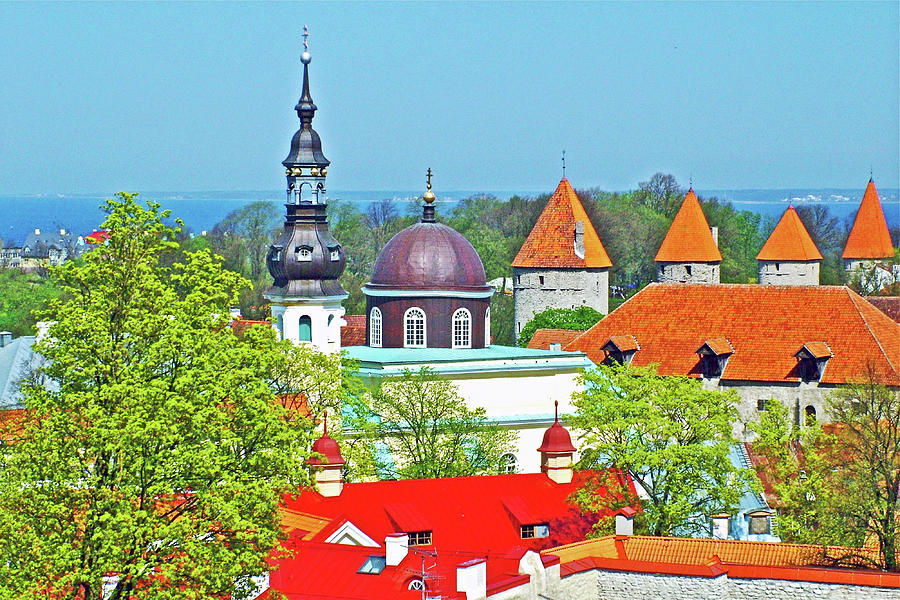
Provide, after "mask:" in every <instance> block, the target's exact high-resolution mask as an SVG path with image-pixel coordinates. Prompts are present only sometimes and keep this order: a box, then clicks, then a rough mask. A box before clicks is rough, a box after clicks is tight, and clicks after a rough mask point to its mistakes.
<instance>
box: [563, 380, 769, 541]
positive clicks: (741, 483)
mask: <svg viewBox="0 0 900 600" xmlns="http://www.w3.org/2000/svg"><path fill="white" fill-rule="evenodd" d="M582 383H583V384H584V391H583V392H578V393H576V394H575V395H574V396H573V403H574V405H575V408H576V413H575V415H574V416H573V418H572V420H571V422H572V426H573V428H575V429H579V430H581V431H583V432H584V433H583V434H582V436H581V438H582V440H583V441H582V458H581V461H580V466H581V467H585V468H591V469H595V470H605V469H614V470H615V471H613V472H620V473H624V474H627V475H628V476H629V477H630V478H631V479H632V480H633V481H634V482H635V484H636V485H639V486H640V487H641V488H643V490H644V492H646V498H642V499H641V501H640V504H641V506H642V508H643V513H644V518H645V519H646V527H647V531H648V533H649V534H650V535H660V536H665V535H674V534H685V533H688V534H702V533H708V532H709V515H711V514H713V513H716V512H720V511H723V510H730V509H733V508H734V507H735V506H737V504H738V502H739V500H740V497H741V495H742V493H743V492H744V491H745V490H746V489H748V486H750V488H751V489H755V488H756V486H757V485H758V482H757V481H756V478H755V476H754V474H753V473H752V472H751V471H747V470H742V469H738V468H736V467H734V465H732V463H731V461H730V460H729V458H728V453H729V450H730V447H731V445H732V444H734V443H735V440H734V439H733V438H732V433H731V431H732V430H731V427H732V422H733V421H734V420H735V419H736V418H737V410H736V408H735V405H736V402H737V394H736V393H735V392H734V391H733V390H730V391H728V392H717V391H709V390H704V389H703V388H702V386H701V384H700V382H699V381H697V380H695V379H690V378H687V377H674V376H672V377H663V376H660V375H657V373H656V370H655V369H654V368H652V367H643V368H638V367H629V366H625V365H612V366H605V365H602V366H600V367H598V368H597V369H595V370H591V371H588V372H586V373H585V374H584V375H583V377H582ZM616 482H618V483H619V485H618V486H616V485H614V484H615V483H616ZM624 482H625V480H624V479H622V478H618V479H616V478H610V480H609V481H605V482H603V483H604V484H605V485H606V486H607V489H609V490H610V492H612V493H611V494H609V495H608V496H606V497H604V496H597V498H598V501H597V502H601V503H602V501H603V499H604V498H626V499H627V501H629V502H633V501H634V499H633V496H631V495H630V494H629V493H628V489H627V487H625V485H624ZM597 502H594V503H592V505H590V506H587V507H586V508H589V509H592V510H598V509H603V508H607V507H605V506H602V505H598V504H597Z"/></svg>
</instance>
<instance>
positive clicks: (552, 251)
mask: <svg viewBox="0 0 900 600" xmlns="http://www.w3.org/2000/svg"><path fill="white" fill-rule="evenodd" d="M611 266H612V262H611V261H610V260H609V256H608V255H607V254H606V249H605V248H604V247H603V244H602V243H601V241H600V238H599V236H597V231H596V230H595V229H594V226H593V225H592V224H591V221H590V219H588V216H587V213H586V212H585V211H584V206H582V205H581V201H580V200H579V199H578V196H577V195H576V194H575V190H574V189H572V186H571V185H570V184H569V181H568V180H567V179H565V178H563V179H562V181H560V182H559V185H558V186H557V188H556V191H555V192H553V195H552V196H550V200H548V201H547V206H546V207H544V211H543V212H542V213H541V216H540V217H539V218H538V220H537V223H535V225H534V229H532V230H531V233H530V234H528V238H527V239H526V240H525V243H524V244H522V248H521V249H520V250H519V253H518V254H517V255H516V258H515V259H514V260H513V263H512V267H513V292H514V294H515V300H514V303H515V317H514V319H515V332H516V337H518V336H519V332H520V331H522V327H524V326H525V324H526V323H528V321H530V320H531V319H533V318H534V315H536V314H537V313H539V312H542V311H544V310H546V309H548V308H578V307H579V306H590V307H591V308H594V309H596V310H597V311H599V312H601V313H603V314H606V313H607V312H609V268H610V267H611Z"/></svg>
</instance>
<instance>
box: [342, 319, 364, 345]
mask: <svg viewBox="0 0 900 600" xmlns="http://www.w3.org/2000/svg"><path fill="white" fill-rule="evenodd" d="M344 321H346V322H347V324H346V325H344V326H343V327H341V347H342V348H346V347H347V346H365V345H366V315H344Z"/></svg>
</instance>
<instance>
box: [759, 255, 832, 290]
mask: <svg viewBox="0 0 900 600" xmlns="http://www.w3.org/2000/svg"><path fill="white" fill-rule="evenodd" d="M758 264H759V277H758V280H759V282H760V283H761V284H764V285H819V264H820V261H818V260H811V261H806V262H803V261H769V260H761V261H759V263H758Z"/></svg>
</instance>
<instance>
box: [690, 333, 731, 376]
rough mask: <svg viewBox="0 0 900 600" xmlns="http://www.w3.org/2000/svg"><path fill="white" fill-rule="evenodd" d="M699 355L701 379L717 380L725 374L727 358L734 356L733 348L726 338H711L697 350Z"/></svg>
mask: <svg viewBox="0 0 900 600" xmlns="http://www.w3.org/2000/svg"><path fill="white" fill-rule="evenodd" d="M697 354H699V355H700V368H701V372H702V373H703V377H706V378H710V379H712V378H718V377H721V376H722V373H724V372H725V365H726V364H727V363H728V359H729V357H731V355H732V354H734V347H733V346H732V345H731V342H729V341H728V340H727V339H726V338H712V339H709V340H706V341H705V342H703V345H702V346H700V347H699V348H697Z"/></svg>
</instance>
